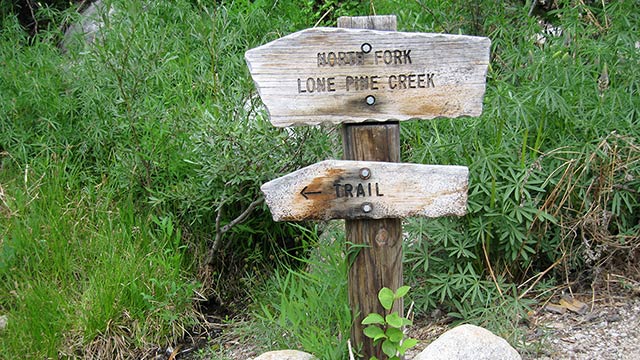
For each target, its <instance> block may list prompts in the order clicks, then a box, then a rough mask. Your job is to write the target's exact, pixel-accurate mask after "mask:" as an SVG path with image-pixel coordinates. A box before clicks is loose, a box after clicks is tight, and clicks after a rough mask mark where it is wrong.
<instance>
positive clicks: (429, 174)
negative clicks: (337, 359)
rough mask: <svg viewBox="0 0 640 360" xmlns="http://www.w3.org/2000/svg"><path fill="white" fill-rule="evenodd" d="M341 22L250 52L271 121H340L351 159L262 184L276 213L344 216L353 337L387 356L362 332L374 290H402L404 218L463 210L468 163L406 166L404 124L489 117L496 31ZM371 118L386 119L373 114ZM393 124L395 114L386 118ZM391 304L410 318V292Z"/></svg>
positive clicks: (376, 309)
mask: <svg viewBox="0 0 640 360" xmlns="http://www.w3.org/2000/svg"><path fill="white" fill-rule="evenodd" d="M338 27H339V28H314V29H307V30H303V31H299V32H297V33H294V34H291V35H289V36H285V37H283V38H280V39H278V40H275V41H273V42H271V43H269V44H266V45H263V46H260V47H258V48H255V49H251V50H249V51H247V52H246V54H245V58H246V60H247V64H248V65H249V70H250V72H251V76H252V77H253V79H254V81H255V83H256V87H257V89H258V91H259V93H260V96H261V98H262V101H263V102H264V104H265V105H266V107H267V110H268V112H269V116H270V119H271V123H272V124H273V125H275V126H279V127H284V126H291V125H315V124H319V123H325V122H327V123H333V124H341V123H343V127H342V137H343V150H344V159H345V160H344V161H338V160H328V161H323V162H320V163H317V164H314V165H311V166H308V167H306V168H304V169H301V170H298V171H296V172H294V173H291V174H288V175H286V176H284V177H281V178H279V179H275V180H273V181H270V182H268V183H266V184H264V185H263V186H262V191H263V193H264V194H265V199H266V201H267V204H268V205H269V208H270V209H271V212H272V215H273V218H274V220H276V221H290V220H309V219H335V218H342V219H346V221H345V232H346V243H347V244H348V245H347V247H348V249H347V251H348V252H350V251H357V254H358V255H357V256H356V257H355V259H354V260H353V263H352V265H351V267H350V269H349V275H348V277H349V278H348V284H349V303H350V305H351V307H352V310H353V316H354V318H353V326H352V329H351V341H352V343H353V344H355V346H356V347H361V351H362V354H363V355H364V357H365V358H370V357H371V356H376V357H378V358H379V359H385V358H386V356H385V355H384V354H383V352H382V351H381V348H380V344H378V345H375V344H374V343H373V341H372V339H369V338H366V337H365V336H364V334H363V330H362V329H363V327H362V324H361V320H362V319H363V318H364V316H365V315H366V314H370V313H378V314H382V313H385V311H386V310H385V309H384V308H382V306H381V305H380V303H379V302H378V299H377V298H376V294H377V293H378V291H379V290H380V289H381V288H382V287H388V288H391V289H392V290H394V291H395V290H396V289H398V288H399V287H400V286H402V282H403V280H402V220H401V218H403V217H408V216H427V217H437V216H444V215H463V214H464V212H465V208H466V199H467V187H468V186H467V181H468V180H467V179H468V170H467V168H466V167H461V166H429V165H416V164H403V163H400V124H399V123H398V121H402V120H409V119H431V118H435V117H458V116H463V115H467V116H479V115H480V114H481V113H482V99H483V96H484V92H485V77H486V73H487V68H488V64H489V48H490V43H491V42H490V40H489V39H488V38H481V37H472V36H460V35H444V34H424V33H401V32H395V30H396V18H395V16H371V17H341V18H339V19H338ZM368 120H375V121H381V122H380V123H378V122H366V123H364V122H365V121H368ZM388 120H393V121H388ZM392 311H397V312H398V314H399V315H400V316H403V315H402V314H403V303H402V299H399V301H396V302H395V303H394V305H393V309H392Z"/></svg>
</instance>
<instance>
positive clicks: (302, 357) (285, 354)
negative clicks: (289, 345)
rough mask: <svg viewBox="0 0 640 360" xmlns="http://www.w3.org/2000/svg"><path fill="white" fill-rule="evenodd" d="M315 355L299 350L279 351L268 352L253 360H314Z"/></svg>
mask: <svg viewBox="0 0 640 360" xmlns="http://www.w3.org/2000/svg"><path fill="white" fill-rule="evenodd" d="M312 359H315V357H313V355H311V354H307V353H306V352H303V351H297V350H278V351H269V352H266V353H264V354H262V355H260V356H258V357H257V358H255V359H253V360H312Z"/></svg>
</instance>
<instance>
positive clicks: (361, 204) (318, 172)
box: [261, 160, 468, 221]
mask: <svg viewBox="0 0 640 360" xmlns="http://www.w3.org/2000/svg"><path fill="white" fill-rule="evenodd" d="M467 183H468V169H467V168H466V167H464V166H444V165H421V164H402V163H388V162H373V161H343V160H327V161H322V162H319V163H317V164H314V165H311V166H308V167H306V168H303V169H300V170H298V171H295V172H293V173H290V174H288V175H285V176H283V177H281V178H278V179H275V180H271V181H269V182H268V183H265V184H264V185H262V187H261V189H262V192H263V193H264V194H265V199H266V202H267V205H268V206H269V208H270V209H271V214H272V216H273V219H274V220H275V221H300V220H329V219H383V218H405V217H410V216H421V217H430V218H434V217H440V216H447V215H457V216H461V215H464V214H465V211H466V202H467Z"/></svg>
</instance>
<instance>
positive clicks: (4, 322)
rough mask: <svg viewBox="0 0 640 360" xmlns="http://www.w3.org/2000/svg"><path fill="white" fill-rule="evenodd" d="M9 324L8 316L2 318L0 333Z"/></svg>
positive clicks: (0, 320) (0, 319)
mask: <svg viewBox="0 0 640 360" xmlns="http://www.w3.org/2000/svg"><path fill="white" fill-rule="evenodd" d="M8 323H9V318H7V315H2V316H0V331H2V330H4V329H5V328H6V327H7V324H8Z"/></svg>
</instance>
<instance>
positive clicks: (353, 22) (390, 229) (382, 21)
mask: <svg viewBox="0 0 640 360" xmlns="http://www.w3.org/2000/svg"><path fill="white" fill-rule="evenodd" d="M392 17H393V18H394V19H392V20H391V19H390V18H389V16H384V17H378V16H370V17H366V18H364V17H356V18H348V17H343V18H341V19H340V20H339V24H340V25H342V26H345V27H350V26H353V27H360V26H362V27H367V28H372V29H378V30H385V31H390V32H393V31H395V30H396V20H395V16H392ZM342 146H343V156H344V159H345V160H357V161H381V162H391V163H398V162H400V124H399V123H398V122H391V123H384V124H344V125H343V126H342ZM345 232H346V243H347V254H354V253H355V254H357V256H355V259H354V261H353V264H352V265H351V267H350V268H349V279H348V293H349V304H350V306H351V310H352V313H353V326H352V327H351V342H352V344H354V346H355V347H356V348H361V353H362V355H363V356H364V358H365V359H369V358H370V357H371V356H376V357H377V358H378V359H381V360H382V359H386V358H387V357H386V356H385V355H384V353H383V352H382V350H381V346H380V345H378V346H374V344H373V341H372V340H371V339H369V338H367V337H366V336H364V333H363V332H362V331H363V328H364V327H363V326H362V324H361V322H362V319H364V317H365V316H367V315H368V314H371V313H377V314H385V309H384V308H383V307H382V306H381V305H380V303H379V302H378V297H377V294H378V291H380V289H382V288H383V287H388V288H390V289H392V290H393V291H395V290H396V289H398V288H399V287H400V286H402V284H403V278H402V220H400V219H380V220H346V221H345ZM392 311H397V312H398V313H399V314H400V316H402V315H403V314H404V303H403V302H402V301H398V302H396V303H395V304H394V307H393V309H392Z"/></svg>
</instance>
